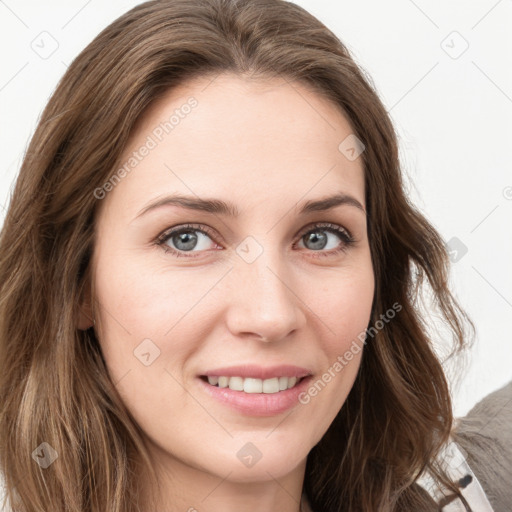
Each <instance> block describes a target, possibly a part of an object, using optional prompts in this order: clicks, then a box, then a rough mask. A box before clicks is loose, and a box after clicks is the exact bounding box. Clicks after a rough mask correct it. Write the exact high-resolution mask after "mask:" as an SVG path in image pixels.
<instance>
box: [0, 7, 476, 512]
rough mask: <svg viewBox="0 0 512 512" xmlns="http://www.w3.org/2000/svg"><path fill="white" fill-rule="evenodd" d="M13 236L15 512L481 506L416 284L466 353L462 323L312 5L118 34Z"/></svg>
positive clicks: (385, 127) (144, 16)
mask: <svg viewBox="0 0 512 512" xmlns="http://www.w3.org/2000/svg"><path fill="white" fill-rule="evenodd" d="M0 243H1V249H0V250H1V260H0V276H1V279H0V282H1V285H0V286H1V288H0V294H1V297H2V300H1V303H0V350H1V355H2V360H3V364H4V367H5V371H4V372H2V376H1V378H0V390H1V392H0V396H1V403H2V405H1V423H0V429H1V435H0V439H1V441H0V442H1V447H2V449H1V451H0V453H1V465H2V470H3V474H4V479H5V485H6V494H7V497H8V499H9V506H10V507H12V509H13V510H20V511H21V510H23V511H31V510H41V509H43V510H51V511H61V510H62V511H64V510H66V511H76V512H78V511H86V510H87V511H104V510H109V511H115V512H128V511H135V510H139V511H153V510H166V511H167V510H168V511H173V512H174V511H178V510H189V511H194V510H199V511H203V510H205V511H220V510H222V511H231V510H244V511H248V512H250V511H256V510H265V511H267V510H279V511H283V512H292V511H293V512H297V511H299V510H314V511H315V512H319V511H342V510H350V511H355V510H363V511H377V510H379V511H391V510H395V511H410V510H438V507H439V502H440V501H442V499H443V498H441V497H440V496H441V495H439V494H436V492H437V491H436V490H435V485H436V484H439V486H441V487H442V489H444V491H443V494H442V495H443V496H445V497H447V498H448V499H451V498H450V496H451V495H452V494H453V495H455V497H457V501H458V502H459V503H466V504H467V499H466V497H465V496H464V495H463V494H462V493H461V490H460V488H461V487H462V485H460V482H457V481H454V480H453V475H452V474H451V473H450V470H449V469H447V468H445V467H443V465H442V464H439V463H438V458H439V455H440V454H442V450H443V448H444V447H446V445H447V442H448V441H449V440H450V433H451V431H452V423H453V416H452V408H451V400H450V395H449V390H448V385H447V381H446V378H445V375H444V373H443V368H442V366H441V363H440V362H439V360H438V359H437V357H436V355H435V353H434V351H433V348H432V344H431V340H430V338H429V335H428V329H427V327H426V319H425V318H423V317H422V316H421V314H420V311H419V305H418V299H420V298H421V290H422V285H423V284H424V285H425V286H428V287H430V288H431V292H432V294H433V297H434V301H433V302H434V306H435V307H437V308H438V310H439V313H440V314H441V316H442V318H444V319H445V321H446V323H447V326H448V327H449V329H451V331H452V333H453V339H454V344H453V353H454V354H458V353H459V352H461V351H462V350H463V349H464V348H465V345H466V343H467V342H466V335H465V323H467V324H468V325H471V322H470V321H469V319H467V317H466V315H465V313H464V312H463V311H462V310H461V308H460V307H459V305H458V304H457V302H456V301H455V300H454V297H453V296H452V294H451V293H450V290H449V289H448V286H447V272H448V259H447V255H446V252H445V249H444V244H443V241H442V239H441V237H440V236H439V234H438V233H437V232H436V231H435V230H434V229H433V227H432V226H431V224H430V223H429V222H428V221H427V220H426V219H425V218H424V217H423V216H422V215H421V214H420V213H418V211H417V210H416V209H415V208H414V207H413V206H412V205H411V204H410V203H409V201H408V200H407V197H406V196H405V194H404V190H403V186H402V180H401V174H400V167H399V162H398V149H397V140H396V136H395V133H394V131H393V127H392V124H391V122H390V120H389V118H388V116H387V113H386V110H385V108H384V107H383V105H382V103H381V102H380V100H379V98H378V97H377V95H376V93H375V91H374V90H373V89H372V87H371V86H370V85H369V82H368V80H367V79H366V78H365V76H364V75H363V73H362V72H361V70H360V69H359V68H358V67H357V65H356V64H355V63H354V61H353V60H352V58H351V57H350V55H349V53H348V51H347V49H346V48H345V47H344V45H343V44H342V43H341V42H340V41H339V40H338V39H337V38H336V37H335V36H334V35H333V34H332V33H331V32H330V31H329V30H328V29H327V28H326V27H325V26H324V25H322V24H321V23H320V22H319V21H318V20H316V19H315V18H313V17H312V16H311V15H309V14H308V13H306V12H305V11H304V10H303V9H301V8H299V7H298V6H296V5H293V4H291V3H286V2H283V1H280V0H252V1H249V0H241V1H229V0H200V1H197V2H188V1H186V0H170V1H164V2H161V1H159V2H157V1H152V2H147V3H144V4H141V5H139V6H137V7H136V8H134V9H132V10H131V11H130V12H128V13H127V14H125V15H124V16H122V17H121V18H119V19H118V20H116V21H115V22H114V23H112V24H111V25H110V26H109V27H107V28H106V29H105V30H104V31H103V32H102V33H101V34H100V35H99V36H98V37H97V38H96V39H95V40H94V41H93V42H92V43H91V44H90V45H89V46H88V47H87V48H86V49H85V50H84V51H83V52H82V53H81V54H80V55H79V56H78V58H77V59H76V60H75V61H74V62H73V63H72V65H71V66H70V67H69V69H68V71H67V73H66V74H65V76H64V78H63V79H62V81H61V83H60V84H59V87H58V88H57V90H56V91H55V93H54V95H53V96H52V98H51V100H50V101H49V104H48V106H47V108H46V109H45V111H44V113H43V116H42V118H41V120H40V123H39V125H38V128H37V130H36V132H35V134H34V137H33V139H32V142H31V144H30V147H29V149H28V151H27V154H26V157H25V160H24V162H23V165H22V168H21V171H20V175H19V179H18V181H17V184H16V188H15V191H14V194H13V197H12V201H11V206H10V208H9V211H8V214H7V216H6V219H5V224H4V227H3V231H2V236H1V239H0ZM420 475H430V477H431V478H432V482H433V483H431V485H430V484H429V485H426V484H425V483H423V484H422V485H420V483H421V482H420V481H419V480H418V478H419V477H420ZM484 499H485V496H484ZM468 506H469V505H468Z"/></svg>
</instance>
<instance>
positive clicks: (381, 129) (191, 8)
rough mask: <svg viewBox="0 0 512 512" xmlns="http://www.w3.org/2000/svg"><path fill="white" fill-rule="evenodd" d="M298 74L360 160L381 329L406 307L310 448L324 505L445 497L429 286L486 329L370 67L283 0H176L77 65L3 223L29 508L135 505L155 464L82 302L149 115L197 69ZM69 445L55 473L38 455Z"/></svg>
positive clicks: (4, 355) (12, 382)
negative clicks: (414, 182) (106, 208)
mask: <svg viewBox="0 0 512 512" xmlns="http://www.w3.org/2000/svg"><path fill="white" fill-rule="evenodd" d="M227 72H229V73H235V74H238V75H244V76H248V77H250V78H254V79H257V78H260V77H261V78H271V77H284V78H286V79H289V80H297V81H299V82H300V83H302V84H304V85H305V86H308V87H311V88H312V89H313V90H314V91H315V92H316V93H318V94H319V95H321V96H322V97H324V98H326V99H328V100H330V101H331V102H332V104H333V105H335V106H336V107H337V108H339V109H341V111H342V112H343V113H344V115H345V116H346V117H347V119H348V120H349V122H350V123H351V126H352V128H353V132H354V134H356V135H357V137H358V138H359V139H360V140H361V141H362V142H363V143H364V145H365V147H366V149H365V151H364V152H363V153H362V155H361V158H362V159H363V163H364V172H365V194H366V205H367V212H368V215H367V222H368V226H367V227H368V234H369V243H370V250H371V255H372V263H373V269H374V275H375V281H376V286H375V296H374V300H373V305H372V314H371V325H373V324H374V323H375V322H377V321H378V320H379V319H381V318H382V315H383V314H385V312H386V310H388V309H389V307H390V304H394V303H398V304H400V305H401V306H402V310H401V311H400V313H399V314H397V315H396V317H395V318H394V319H393V320H392V321H390V322H388V323H386V325H385V326H384V328H383V329H380V330H379V331H378V332H377V333H376V335H375V337H374V338H373V339H372V340H371V341H368V343H367V346H366V348H365V350H364V351H363V356H362V361H361V367H360V370H359V373H358V375H357V378H356V381H355V383H354V386H353V388H352V390H351V392H350V394H349V396H348V398H347V400H346V402H345V404H344V405H343V407H342V408H341V410H340V411H339V413H338V415H337V416H336V418H335V420H334V421H333V423H332V424H331V425H330V427H329V429H328V431H327V432H326V434H325V435H324V436H323V438H322V439H321V440H320V442H319V443H318V444H317V445H316V446H314V447H313V448H312V450H311V451H310V453H309V455H308V459H307V465H306V474H305V481H304V491H305V492H306V493H307V496H308V499H309V501H310V503H311V506H312V508H313V509H314V510H316V511H322V512H342V511H355V510H357V511H363V512H370V511H372V512H374V511H376V510H379V511H381V512H388V511H398V512H401V511H403V512H405V511H407V512H409V511H410V510H437V508H436V507H435V506H434V505H433V500H431V499H430V498H429V497H428V496H427V495H426V493H425V492H424V491H422V489H421V488H420V486H419V485H418V484H417V483H416V479H417V477H418V476H419V474H420V473H421V472H422V471H424V470H429V471H431V472H432V473H433V475H434V476H435V478H436V479H437V480H438V481H439V482H442V483H444V485H446V486H447V487H449V488H450V489H451V490H452V491H453V492H455V493H456V494H458V495H460V493H459V491H458V488H457V487H456V486H455V485H454V484H452V483H451V482H450V481H449V479H448V477H447V475H446V474H445V473H444V472H443V470H442V468H441V467H440V466H438V465H437V464H436V462H435V457H436V456H437V454H438V453H439V450H440V448H441V446H442V444H443V443H444V442H445V441H447V439H448V438H449V435H450V431H451V428H452V422H453V417H452V414H453V413H452V404H451V399H450V391H449V385H448V380H447V377H446V374H445V372H444V370H443V364H442V362H441V361H440V357H439V354H436V350H435V348H436V347H435V340H434V337H433V335H432V333H431V328H430V325H431V323H430V322H431V320H430V317H429V316H428V314H427V313H425V312H421V307H420V306H421V297H422V293H423V292H422V290H425V289H427V290H429V293H430V295H429V297H430V306H431V307H432V308H433V309H435V310H436V311H438V312H439V318H440V319H441V320H442V321H443V323H444V325H445V326H446V327H447V330H448V332H449V333H450V336H451V344H450V351H451V352H450V354H451V355H457V354H462V353H463V351H464V350H463V349H464V348H465V347H466V345H467V344H468V338H467V336H466V326H467V325H471V327H472V328H473V324H472V323H471V320H470V319H469V318H468V317H467V315H466V313H465V312H464V310H463V309H462V308H461V307H460V306H459V305H458V303H457V300H456V298H455V297H454V295H453V294H452V293H451V292H450V290H449V286H448V273H449V260H448V257H447V252H446V250H445V245H444V242H443V240H442V238H441V237H440V235H439V234H438V232H437V231H436V230H435V229H434V227H433V226H432V225H431V224H430V223H429V222H428V221H427V220H426V218H425V217H424V216H423V215H422V214H421V213H420V212H419V211H418V210H417V209H416V208H415V207H414V206H413V205H412V204H411V202H410V201H409V199H408V198H407V195H406V191H405V186H404V182H403V176H402V169H401V165H400V162H399V151H398V143H397V136H396V134H395V131H394V128H393V125H392V123H391V120H390V118H389V116H388V113H387V111H386V109H385V107H384V106H383V104H382V103H381V101H380V99H379V97H378V95H377V93H376V91H375V88H374V86H373V85H372V81H371V79H370V78H369V77H368V76H366V73H365V72H364V71H363V70H362V69H361V68H360V67H359V66H358V65H357V64H356V62H355V61H354V59H353V58H352V56H351V55H350V53H349V51H348V50H347V48H346V47H345V45H344V44H343V43H342V42H340V40H339V39H338V38H337V37H336V36H335V35H334V34H333V33H332V32H331V31H330V30H329V29H328V28H326V26H325V25H323V24H322V23H321V22H320V21H319V20H317V19H316V18H314V17H313V16H312V15H310V14H309V13H308V12H306V11H305V10H304V9H302V8H301V7H299V6H297V5H295V4H293V3H290V2H286V1H284V0H195V1H193V2H191V1H189V0H163V1H150V2H146V3H143V4H140V5H138V6H137V7H135V8H133V9H132V10H130V11H129V12H127V13H126V14H124V15H122V16H121V17H119V18H118V19H117V20H115V21H114V22H113V23H112V24H110V25H109V26H108V27H107V28H105V29H104V30H103V31H102V32H101V33H100V34H99V35H98V36H97V37H96V38H95V39H94V40H93V41H92V42H91V43H90V44H89V45H88V46H87V47H86V48H85V49H84V50H83V51H82V52H81V53H80V54H79V55H78V57H77V58H76V59H75V60H74V61H73V63H72V64H71V65H70V66H69V68H68V70H67V71H66V73H65V75H64V76H63V78H62V79H61V81H60V83H59V84H58V86H57V88H56V90H55V92H54V94H53V95H52V97H51V99H50V100H49V102H48V104H47V106H46V108H45V110H44V112H43V114H42V116H41V119H40V121H39V123H38V125H37V128H36V130H35V132H34V135H33V137H32V139H31V141H30V144H29V146H28V148H27V151H26V154H25V155H24V160H23V163H22V166H21V169H20V172H19V176H18V178H17V181H16V185H15V188H14V190H13V192H12V195H11V200H10V205H9V208H8V212H7V215H6V218H5V222H4V225H3V228H2V231H1V235H0V360H1V361H2V371H1V372H0V466H1V470H2V472H3V476H4V479H5V485H6V491H7V495H6V498H7V499H8V500H9V503H10V506H11V507H12V508H13V510H14V511H20V512H32V511H41V510H46V511H48V510H51V511H52V512H86V511H91V512H100V511H101V512H103V511H105V510H109V512H135V511H136V510H153V509H152V508H150V507H149V506H148V504H147V503H142V502H141V496H142V494H141V491H142V489H141V488H140V487H141V486H140V484H139V480H140V479H139V478H138V475H140V474H141V472H146V471H147V472H149V473H144V474H152V473H151V472H152V471H153V468H152V465H151V460H150V458H149V455H148V453H147V451H146V449H145V445H144V442H143V437H142V435H141V434H142V433H141V430H140V428H139V427H138V426H137V424H136V422H135V421H134V419H133V418H132V417H131V416H130V414H129V413H128V411H127V410H126V408H125V407H124V405H123V402H122V400H121V398H120V396H119V394H118V392H117V390H116V387H115V383H113V382H112V381H111V379H110V377H109V375H108V372H107V368H106V365H105V361H104V359H103V357H102V353H101V350H100V346H99V343H98V340H97V337H96V335H95V331H94V328H90V329H87V330H79V329H78V328H77V314H78V313H77V312H78V308H79V305H80V303H81V301H82V299H83V297H84V293H85V292H86V290H87V289H89V287H90V286H91V283H90V279H89V277H90V276H89V271H90V265H89V262H90V257H91V254H92V251H93V247H94V233H95V222H96V219H97V213H98V208H99V203H100V202H99V201H98V200H97V199H96V197H95V194H94V190H95V189H97V188H98V187H101V186H102V185H103V184H104V183H105V182H107V181H108V179H109V177H111V176H112V173H113V170H114V169H115V168H116V166H117V165H119V163H120V157H121V153H122V151H123V149H124V148H125V147H126V145H127V142H128V140H129V137H130V134H131V133H132V132H133V130H134V127H135V124H136V122H137V120H138V119H140V118H141V116H142V115H143V114H144V112H146V110H147V109H148V108H149V106H150V105H151V104H152V103H153V102H154V101H156V100H157V99H158V98H160V97H162V96H163V95H164V94H165V93H166V92H167V91H168V90H169V89H171V88H173V87H175V86H177V85H179V84H183V83H185V82H186V81H187V80H188V79H192V78H194V77H200V76H212V77H213V76H215V75H217V74H220V73H227ZM41 443H48V444H49V445H50V446H51V447H53V448H54V449H55V450H56V451H57V453H58V458H57V460H56V461H55V462H54V463H53V464H52V465H51V468H48V469H46V470H43V469H42V468H41V467H40V466H39V465H38V464H36V463H35V462H34V460H33V456H31V454H32V453H33V452H34V450H36V448H37V447H40V446H41Z"/></svg>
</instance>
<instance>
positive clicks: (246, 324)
mask: <svg viewBox="0 0 512 512" xmlns="http://www.w3.org/2000/svg"><path fill="white" fill-rule="evenodd" d="M259 263H260V264H258V261H256V262H254V263H253V264H251V265H250V266H248V267H246V268H244V269H243V271H242V273H240V274H239V275H238V277H239V278H240V281H239V282H238V283H237V286H236V289H237V292H236V293H234V294H233V297H232V299H231V301H230V305H229V310H228V314H227V323H228V327H229V329H230V330H231V332H232V333H233V334H234V335H235V336H242V337H247V336H252V337H255V338H256V339H258V340H259V341H261V342H263V343H269V342H272V341H276V340H279V339H283V338H285V337H287V336H289V335H290V334H291V333H292V332H294V331H296V330H298V329H300V328H301V327H302V326H303V325H304V324H305V321H306V320H305V316H304V312H303V311H302V308H301V302H300V300H299V299H298V298H297V296H298V294H297V293H296V292H293V284H292V283H287V282H286V278H285V275H284V274H283V276H279V275H278V273H277V272H275V271H273V270H272V269H271V267H270V266H269V265H267V264H266V263H263V261H260V262H259Z"/></svg>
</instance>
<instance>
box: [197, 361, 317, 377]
mask: <svg viewBox="0 0 512 512" xmlns="http://www.w3.org/2000/svg"><path fill="white" fill-rule="evenodd" d="M311 374H312V372H311V371H310V370H307V369H306V368H301V367H300V366H294V365H289V364H280V365H276V366H256V365H252V364H242V365H237V366H229V367H224V368H215V369H213V370H208V371H206V372H204V373H203V374H202V375H201V376H205V377H222V376H225V377H243V378H253V379H261V380H265V379H272V378H274V377H297V378H298V379H299V378H301V377H307V376H308V375H311Z"/></svg>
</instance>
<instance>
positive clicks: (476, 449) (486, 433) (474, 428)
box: [452, 382, 512, 511]
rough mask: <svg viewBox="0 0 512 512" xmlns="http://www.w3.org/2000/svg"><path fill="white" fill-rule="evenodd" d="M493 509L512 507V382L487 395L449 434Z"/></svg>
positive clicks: (508, 508) (499, 509) (458, 421)
mask: <svg viewBox="0 0 512 512" xmlns="http://www.w3.org/2000/svg"><path fill="white" fill-rule="evenodd" d="M452 437H453V440H454V441H455V442H456V443H457V444H458V446H459V447H460V449H461V452H462V453H463V455H464V457H465V459H466V461H467V463H468V465H469V466H470V467H471V469H472V470H473V472H474V474H475V476H476V478H477V479H478V481H479V482H480V485H481V486H482V488H483V490H484V491H485V494H486V495H487V498H488V500H489V502H490V504H491V505H492V507H493V509H494V510H497V511H501V510H510V506H511V505H512V486H511V485H510V478H511V475H512V382H510V383H508V384H507V385H505V386H504V387H502V388H501V389H499V390H497V391H495V392H493V393H491V394H489V395H487V396H486V397H485V398H484V399H482V400H481V401H480V402H478V403H477V404H476V405H475V406H474V407H473V409H471V411H470V412H469V413H468V414H467V415H466V416H465V417H463V418H458V419H457V420H456V425H455V428H454V430H453V432H452Z"/></svg>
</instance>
